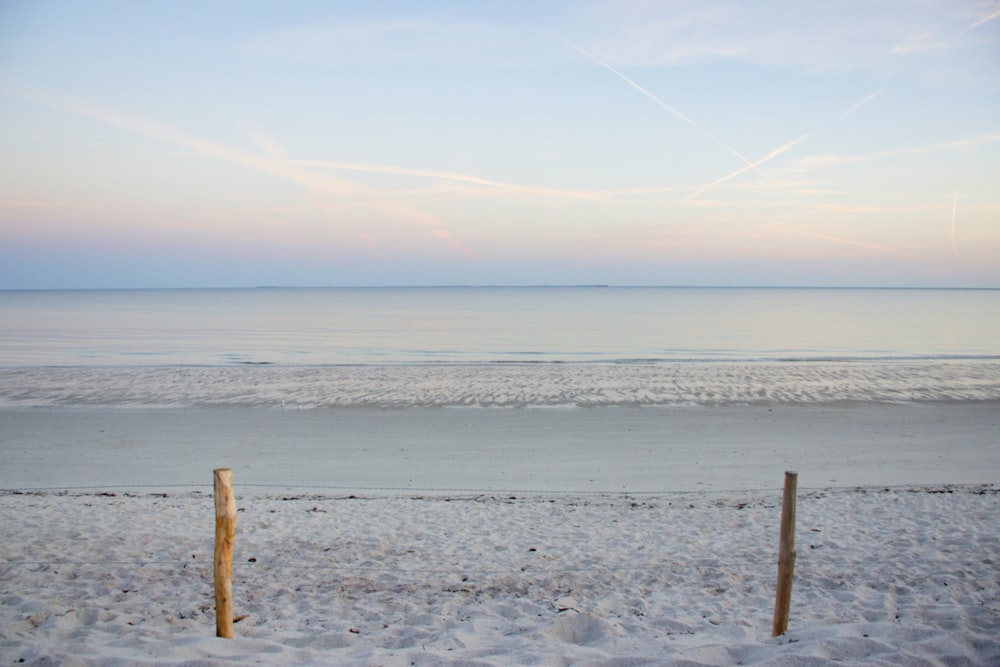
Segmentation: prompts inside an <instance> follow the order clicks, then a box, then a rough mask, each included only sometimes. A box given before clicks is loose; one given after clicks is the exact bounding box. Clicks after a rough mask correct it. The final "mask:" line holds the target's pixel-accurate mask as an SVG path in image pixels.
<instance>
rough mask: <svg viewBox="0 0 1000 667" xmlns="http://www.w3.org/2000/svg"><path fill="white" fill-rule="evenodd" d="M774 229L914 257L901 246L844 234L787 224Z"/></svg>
mask: <svg viewBox="0 0 1000 667" xmlns="http://www.w3.org/2000/svg"><path fill="white" fill-rule="evenodd" d="M772 229H774V230H775V231H778V232H780V233H784V234H794V235H796V236H805V237H809V238H814V239H819V240H821V241H829V242H831V243H838V244H840V245H847V246H852V247H855V248H864V249H866V250H874V251H876V252H881V253H887V254H890V255H897V256H899V257H912V254H911V253H908V252H906V251H905V250H900V249H899V248H891V247H889V246H884V245H879V244H877V243H867V242H865V241H857V240H855V239H848V238H844V237H842V236H832V235H830V234H820V233H818V232H810V231H806V230H803V229H794V228H792V227H786V226H773V227H772Z"/></svg>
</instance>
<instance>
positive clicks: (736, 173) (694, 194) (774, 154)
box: [681, 132, 813, 201]
mask: <svg viewBox="0 0 1000 667" xmlns="http://www.w3.org/2000/svg"><path fill="white" fill-rule="evenodd" d="M812 134H813V133H812V132H810V133H808V134H803V135H802V136H801V137H799V138H798V139H792V140H791V141H789V142H788V143H787V144H783V145H781V146H778V147H777V148H775V149H774V150H773V151H771V152H770V153H768V154H767V155H765V156H764V157H762V158H761V159H759V160H757V161H756V162H752V163H750V164H748V165H747V166H745V167H741V168H739V169H737V170H736V171H734V172H733V173H731V174H727V175H726V176H723V177H722V178H720V179H718V180H716V181H712V182H711V183H709V184H708V185H703V186H701V187H700V188H698V189H697V190H695V191H694V192H692V193H691V194H688V195H685V196H684V197H682V198H681V201H684V200H685V199H692V198H694V197H697V196H698V195H700V194H701V193H703V192H706V191H708V190H711V189H712V188H714V187H715V186H717V185H722V184H723V183H725V182H726V181H728V180H730V179H732V178H736V177H737V176H739V175H740V174H742V173H744V172H747V171H750V170H751V169H757V167H759V166H760V165H762V164H764V163H765V162H768V161H770V160H773V159H774V158H776V157H778V156H779V155H781V154H782V153H784V152H785V151H787V150H788V149H789V148H792V147H793V146H795V145H796V144H799V143H801V142H803V141H805V140H806V139H808V138H809V137H811V136H812Z"/></svg>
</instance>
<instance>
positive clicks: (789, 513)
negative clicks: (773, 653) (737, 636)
mask: <svg viewBox="0 0 1000 667" xmlns="http://www.w3.org/2000/svg"><path fill="white" fill-rule="evenodd" d="M798 478H799V474H798V473H797V472H795V471H792V470H789V471H787V472H785V490H784V493H783V494H782V498H781V541H780V543H779V546H778V585H777V590H776V591H775V595H774V626H773V629H772V633H771V636H773V637H777V636H778V635H783V634H785V631H786V630H787V629H788V612H789V608H790V607H791V604H792V579H793V577H794V575H795V494H796V487H797V486H798Z"/></svg>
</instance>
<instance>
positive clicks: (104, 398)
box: [0, 287, 1000, 407]
mask: <svg viewBox="0 0 1000 667" xmlns="http://www.w3.org/2000/svg"><path fill="white" fill-rule="evenodd" d="M997 398H1000V291H998V290H898V289H891V290H877V289H745V288H734V289H720V288H616V287H573V288H545V287H535V288H330V289H270V288H268V289H235V290H209V289H206V290H107V291H38V292H0V403H6V404H18V405H39V404H41V405H47V404H113V405H118V404H127V405H132V404H141V405H198V404H220V403H221V404H251V405H261V404H262V405H284V406H289V405H294V406H300V407H301V406H308V407H313V406H322V405H357V404H364V405H369V404H376V405H486V406H511V405H513V406H520V405H601V404H615V405H618V404H672V403H719V402H748V401H749V402H752V401H775V400H778V401H815V400H949V399H973V400H984V399H985V400H994V399H997Z"/></svg>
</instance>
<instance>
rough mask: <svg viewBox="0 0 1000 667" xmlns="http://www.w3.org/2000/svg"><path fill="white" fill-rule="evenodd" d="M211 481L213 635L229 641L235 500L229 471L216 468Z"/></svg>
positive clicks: (231, 626)
mask: <svg viewBox="0 0 1000 667" xmlns="http://www.w3.org/2000/svg"><path fill="white" fill-rule="evenodd" d="M213 476H214V479H215V636H216V637H224V638H225V639H232V638H233V541H234V540H235V539H236V497H235V496H234V495H233V471H232V470H230V469H229V468H217V469H216V470H215V471H214V475H213Z"/></svg>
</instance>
